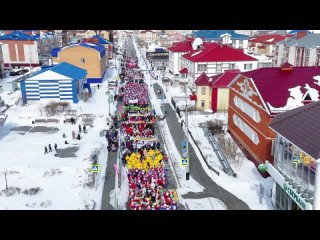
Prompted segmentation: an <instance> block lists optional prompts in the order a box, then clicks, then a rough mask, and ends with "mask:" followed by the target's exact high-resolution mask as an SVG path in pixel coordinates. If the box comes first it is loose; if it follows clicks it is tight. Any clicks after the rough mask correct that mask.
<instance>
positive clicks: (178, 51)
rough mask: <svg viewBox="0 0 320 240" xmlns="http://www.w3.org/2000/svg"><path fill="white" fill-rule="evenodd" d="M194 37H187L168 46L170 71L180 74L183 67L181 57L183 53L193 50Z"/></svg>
mask: <svg viewBox="0 0 320 240" xmlns="http://www.w3.org/2000/svg"><path fill="white" fill-rule="evenodd" d="M193 40H194V38H186V39H185V40H184V41H182V42H177V43H173V44H172V47H170V48H168V52H169V71H170V72H171V73H172V74H174V75H178V74H179V71H180V70H181V69H182V63H181V57H182V55H184V54H186V53H188V52H190V51H192V50H193V47H192V42H193Z"/></svg>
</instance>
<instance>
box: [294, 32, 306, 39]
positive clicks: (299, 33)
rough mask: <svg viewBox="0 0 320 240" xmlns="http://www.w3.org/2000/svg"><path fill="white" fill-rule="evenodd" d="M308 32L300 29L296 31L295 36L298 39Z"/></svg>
mask: <svg viewBox="0 0 320 240" xmlns="http://www.w3.org/2000/svg"><path fill="white" fill-rule="evenodd" d="M307 34H308V32H307V31H300V32H297V36H296V39H300V38H303V37H304V36H306V35H307Z"/></svg>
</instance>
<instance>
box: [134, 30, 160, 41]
mask: <svg viewBox="0 0 320 240" xmlns="http://www.w3.org/2000/svg"><path fill="white" fill-rule="evenodd" d="M138 38H139V39H141V40H143V41H144V42H146V43H152V42H156V41H157V39H158V32H157V31H155V30H140V31H139V34H138Z"/></svg>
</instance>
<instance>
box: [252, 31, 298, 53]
mask: <svg viewBox="0 0 320 240" xmlns="http://www.w3.org/2000/svg"><path fill="white" fill-rule="evenodd" d="M289 37H292V35H291V34H286V35H280V34H266V35H261V36H256V37H252V38H250V39H249V52H252V53H258V54H263V55H266V56H269V57H272V56H274V51H275V44H276V43H277V42H280V41H282V40H285V39H286V38H289Z"/></svg>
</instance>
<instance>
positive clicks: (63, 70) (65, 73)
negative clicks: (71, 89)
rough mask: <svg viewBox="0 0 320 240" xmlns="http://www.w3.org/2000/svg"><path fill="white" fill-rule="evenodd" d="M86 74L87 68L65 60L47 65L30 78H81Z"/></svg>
mask: <svg viewBox="0 0 320 240" xmlns="http://www.w3.org/2000/svg"><path fill="white" fill-rule="evenodd" d="M85 76H87V70H85V69H82V68H79V67H77V66H74V65H72V64H70V63H67V62H61V63H59V64H58V65H56V66H54V67H47V68H44V69H42V70H41V71H39V72H37V73H36V74H34V75H32V76H31V77H30V78H28V79H30V80H46V79H50V80H54V78H58V79H60V80H61V79H70V78H71V79H76V80H79V79H83V78H84V77H85Z"/></svg>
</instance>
